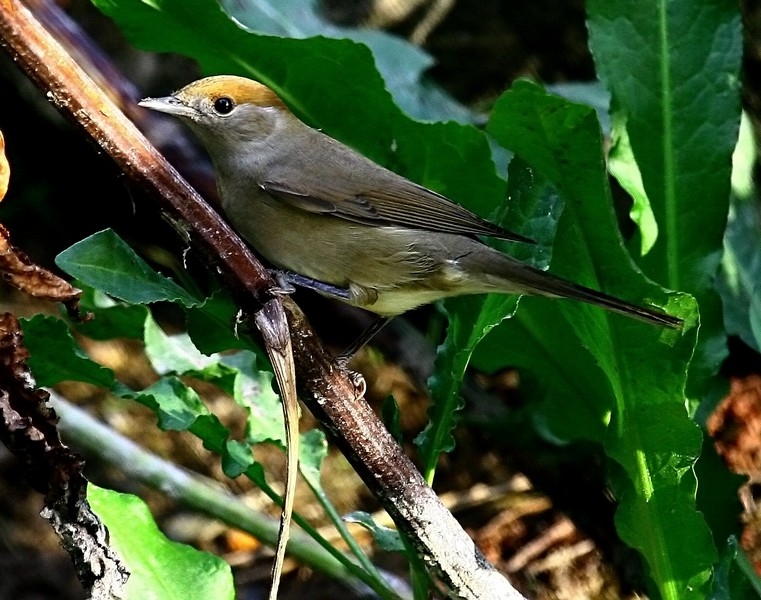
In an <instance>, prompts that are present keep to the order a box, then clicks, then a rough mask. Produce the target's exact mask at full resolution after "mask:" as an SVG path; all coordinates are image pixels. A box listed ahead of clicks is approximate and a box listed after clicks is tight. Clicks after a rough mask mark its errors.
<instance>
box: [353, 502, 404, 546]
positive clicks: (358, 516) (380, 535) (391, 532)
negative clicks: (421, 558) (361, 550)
mask: <svg viewBox="0 0 761 600" xmlns="http://www.w3.org/2000/svg"><path fill="white" fill-rule="evenodd" d="M344 520H345V521H347V522H349V523H359V524H360V525H362V527H364V528H365V529H367V530H368V531H369V532H370V533H372V534H373V539H374V540H375V543H376V544H378V547H379V548H380V549H381V550H385V551H386V552H402V553H406V548H405V546H404V542H402V538H401V537H400V536H399V532H398V531H397V530H396V529H390V528H389V527H384V526H383V525H378V523H376V522H375V520H374V519H373V517H372V515H371V514H369V513H366V512H364V511H362V510H357V511H354V512H351V513H349V514H348V515H345V516H344Z"/></svg>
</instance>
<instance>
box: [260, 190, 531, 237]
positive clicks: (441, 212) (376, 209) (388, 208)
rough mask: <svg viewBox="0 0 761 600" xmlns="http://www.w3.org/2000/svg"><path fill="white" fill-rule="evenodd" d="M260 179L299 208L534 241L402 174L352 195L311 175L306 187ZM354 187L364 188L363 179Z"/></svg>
mask: <svg viewBox="0 0 761 600" xmlns="http://www.w3.org/2000/svg"><path fill="white" fill-rule="evenodd" d="M260 185H261V188H262V189H263V190H264V191H266V192H267V193H268V194H270V195H271V196H272V197H274V198H276V199H278V200H280V201H282V202H287V203H288V204H290V205H292V206H295V207H298V208H300V209H302V210H306V211H309V212H316V213H325V214H332V215H334V216H336V217H341V218H343V219H347V220H349V221H354V222H357V223H363V224H366V225H401V226H404V227H414V228H416V229H426V230H429V231H437V232H441V233H455V234H461V235H485V236H489V237H496V238H500V239H505V240H513V241H519V242H526V243H534V242H533V240H531V239H529V238H527V237H524V236H522V235H519V234H517V233H513V232H511V231H507V230H506V229H503V228H502V227H500V226H498V225H495V224H494V223H490V222H489V221H485V220H484V219H482V218H481V217H479V216H477V215H475V214H473V213H472V212H470V211H469V210H467V209H465V208H463V207H462V206H460V205H459V204H455V203H454V202H452V201H451V200H449V199H447V198H445V197H444V196H442V195H440V194H437V193H436V192H433V191H431V190H429V189H427V188H424V187H422V186H420V185H417V184H416V183H413V182H411V181H409V180H407V179H404V178H401V177H399V179H396V178H394V180H393V183H392V182H390V181H388V180H386V181H383V182H367V183H366V185H367V188H368V189H366V190H363V191H361V192H359V193H357V194H354V195H348V194H347V193H346V192H341V191H339V190H336V189H332V188H331V187H330V186H329V184H326V183H325V182H324V181H320V182H319V183H318V182H316V181H314V180H312V181H311V182H310V186H309V191H306V190H301V189H296V188H294V186H289V185H285V184H283V183H281V182H277V181H265V182H263V183H261V184H260ZM358 189H362V187H361V184H360V187H358Z"/></svg>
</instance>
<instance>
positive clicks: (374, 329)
mask: <svg viewBox="0 0 761 600" xmlns="http://www.w3.org/2000/svg"><path fill="white" fill-rule="evenodd" d="M391 319H393V317H378V318H377V319H375V321H373V322H372V323H370V326H369V327H368V328H367V329H365V330H364V331H363V332H362V333H361V334H359V337H358V338H357V339H356V340H354V341H353V342H352V343H351V345H350V346H349V347H348V348H346V349H345V350H344V351H343V352H341V353H340V354H339V355H338V356H336V360H337V361H338V362H339V363H340V364H342V365H346V363H348V362H349V359H350V358H351V357H352V356H354V355H355V354H356V353H357V352H359V351H360V349H361V348H362V346H364V345H365V344H367V343H368V342H369V341H370V340H371V339H373V338H374V337H375V334H376V333H378V332H379V331H380V330H381V329H383V327H385V325H386V324H387V323H388V322H389V321H390V320H391Z"/></svg>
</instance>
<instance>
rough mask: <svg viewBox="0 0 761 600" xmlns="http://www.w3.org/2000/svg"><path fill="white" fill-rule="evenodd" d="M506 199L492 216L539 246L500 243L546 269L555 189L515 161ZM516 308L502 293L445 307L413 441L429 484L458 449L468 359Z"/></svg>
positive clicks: (555, 213) (554, 213) (455, 300)
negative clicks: (424, 412) (443, 458)
mask: <svg viewBox="0 0 761 600" xmlns="http://www.w3.org/2000/svg"><path fill="white" fill-rule="evenodd" d="M508 198H509V199H510V201H509V202H505V203H504V205H503V208H502V211H501V214H499V213H497V214H494V215H492V218H493V220H494V222H497V223H500V224H501V225H503V226H504V227H507V228H508V229H511V228H514V225H516V224H518V223H521V224H523V227H522V229H523V231H524V233H525V234H526V235H529V236H530V237H531V238H532V239H534V240H535V241H536V242H537V243H536V244H533V245H532V244H508V243H500V242H497V244H498V245H499V246H501V247H503V248H505V249H506V250H508V251H510V254H512V255H513V256H515V257H516V258H522V259H524V260H527V261H528V262H531V263H532V264H534V265H535V266H546V264H547V261H548V260H549V256H550V244H551V242H552V237H553V236H554V233H555V223H556V220H557V217H558V213H559V212H560V210H561V209H562V203H560V202H559V201H558V198H557V195H556V192H555V189H554V188H553V187H552V186H551V185H549V184H548V183H547V181H546V180H545V179H544V178H543V177H541V175H539V174H537V173H536V172H534V171H533V170H532V169H530V168H528V167H527V166H526V165H525V163H523V162H522V161H521V160H520V159H517V158H515V159H513V161H512V162H511V164H510V167H509V179H508ZM517 304H518V297H517V296H507V295H504V294H490V295H486V296H471V297H459V298H452V299H449V300H447V301H446V302H445V303H444V307H445V310H446V313H447V318H448V320H449V327H448V329H447V336H446V339H445V340H444V343H443V344H442V345H441V346H440V347H439V349H438V354H437V358H436V363H435V367H434V374H433V376H432V377H431V380H430V381H429V387H430V390H431V407H430V409H429V411H428V415H429V418H430V422H429V423H428V425H427V426H426V428H425V429H424V430H423V431H422V432H421V433H420V435H418V437H417V439H416V440H415V443H416V444H417V445H418V446H419V448H420V453H421V456H422V458H423V461H424V463H425V475H426V478H427V479H428V481H429V482H430V481H431V480H432V477H433V471H434V470H435V467H436V462H437V460H438V457H439V454H440V453H441V452H450V451H451V450H452V449H453V448H454V438H453V437H452V433H451V432H452V430H453V428H454V426H455V423H456V414H457V412H458V411H459V410H460V409H461V408H462V401H461V399H460V387H461V385H462V381H463V378H464V377H465V371H466V369H467V367H468V364H469V362H470V357H471V355H472V353H473V351H474V350H475V348H476V346H477V345H478V344H479V343H480V341H481V340H482V339H483V338H484V336H486V334H487V333H489V331H491V330H492V328H494V327H495V326H496V325H497V324H498V323H500V322H501V321H502V320H503V319H506V318H508V317H509V316H511V315H512V314H513V312H514V311H515V308H516V306H517Z"/></svg>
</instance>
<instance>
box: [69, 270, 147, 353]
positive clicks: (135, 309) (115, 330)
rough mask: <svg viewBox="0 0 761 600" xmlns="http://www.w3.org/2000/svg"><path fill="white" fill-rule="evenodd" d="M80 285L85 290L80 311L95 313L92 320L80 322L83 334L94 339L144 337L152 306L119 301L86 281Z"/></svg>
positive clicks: (77, 325)
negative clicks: (149, 310) (146, 320)
mask: <svg viewBox="0 0 761 600" xmlns="http://www.w3.org/2000/svg"><path fill="white" fill-rule="evenodd" d="M77 285H78V286H79V287H80V288H81V289H82V297H81V298H80V301H79V308H80V310H81V311H82V312H83V313H91V314H92V315H93V318H92V319H90V320H88V321H84V322H81V323H80V322H78V323H76V329H77V331H78V332H79V333H82V334H84V335H86V336H87V337H89V338H92V339H94V340H110V339H113V338H119V337H124V338H130V339H142V338H143V327H144V325H145V319H146V318H147V317H148V309H147V308H146V307H145V306H142V305H139V304H132V305H129V304H123V303H119V302H116V301H115V300H114V299H113V298H111V297H109V296H107V295H106V294H104V293H103V292H101V291H99V290H96V289H94V288H92V287H90V286H88V285H85V284H84V283H80V282H77Z"/></svg>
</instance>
